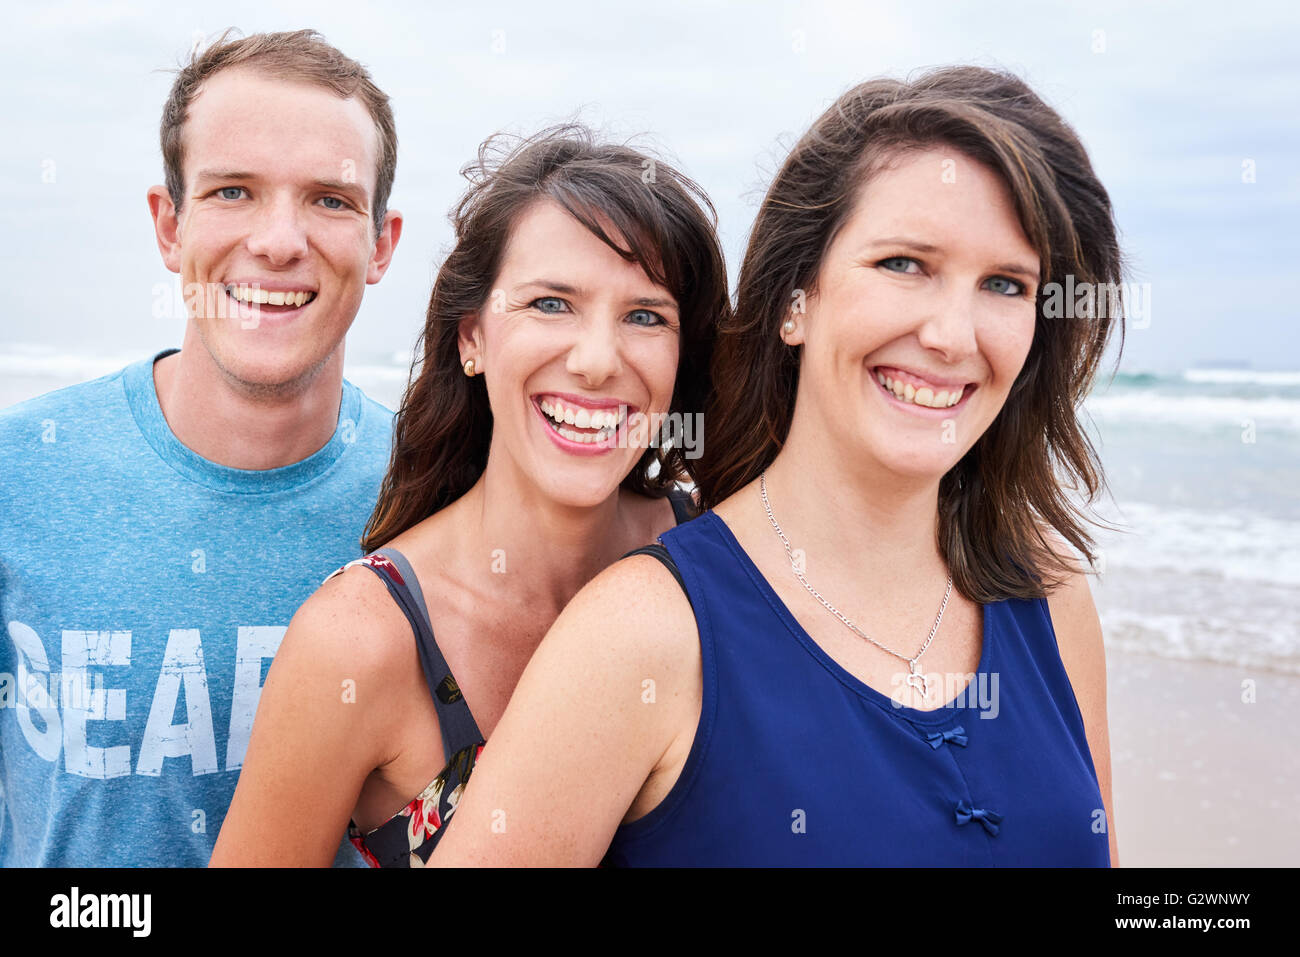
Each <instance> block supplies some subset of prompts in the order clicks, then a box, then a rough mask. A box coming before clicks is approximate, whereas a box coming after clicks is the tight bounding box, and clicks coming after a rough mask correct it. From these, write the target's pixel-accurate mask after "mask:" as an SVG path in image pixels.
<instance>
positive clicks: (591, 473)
mask: <svg viewBox="0 0 1300 957" xmlns="http://www.w3.org/2000/svg"><path fill="white" fill-rule="evenodd" d="M630 468H631V467H630V466H629V469H628V471H630ZM626 476H627V471H622V472H618V473H617V474H614V473H613V472H610V471H608V470H607V469H599V468H590V467H587V468H585V469H583V468H579V469H559V470H551V471H550V472H549V474H547V475H546V477H545V478H543V479H542V480H541V481H540V482H539V483H538V484H539V486H540V487H541V491H542V492H543V493H544V494H545V495H546V496H547V497H548V498H550V499H552V500H553V501H554V502H556V503H557V504H559V505H564V506H566V507H568V508H595V507H597V506H598V505H601V504H603V503H604V502H605V501H607V500H608V499H609V497H610V496H611V495H617V494H618V489H619V486H620V485H621V484H622V482H623V479H624V478H625V477H626Z"/></svg>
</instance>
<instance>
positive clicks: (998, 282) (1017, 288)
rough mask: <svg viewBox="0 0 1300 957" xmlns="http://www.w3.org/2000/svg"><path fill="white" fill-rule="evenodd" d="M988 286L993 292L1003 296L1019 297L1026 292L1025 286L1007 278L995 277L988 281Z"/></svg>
mask: <svg viewBox="0 0 1300 957" xmlns="http://www.w3.org/2000/svg"><path fill="white" fill-rule="evenodd" d="M988 286H989V289H990V290H991V291H992V292H996V293H998V294H999V295H1003V296H1019V295H1020V294H1021V293H1023V292H1024V291H1025V287H1024V286H1023V285H1021V284H1020V283H1018V282H1016V281H1015V280H1014V279H1008V278H1007V277H1006V276H994V277H993V278H992V279H990V280H989V281H988Z"/></svg>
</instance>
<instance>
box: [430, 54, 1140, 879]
mask: <svg viewBox="0 0 1300 957" xmlns="http://www.w3.org/2000/svg"><path fill="white" fill-rule="evenodd" d="M1120 280H1121V257H1120V252H1119V247H1118V244H1117V240H1116V229H1115V223H1114V219H1113V214H1112V210H1111V205H1110V201H1109V198H1108V196H1107V194H1106V191H1105V189H1104V188H1103V187H1102V185H1101V183H1100V182H1099V181H1098V180H1097V178H1096V176H1095V174H1094V173H1093V171H1092V168H1091V165H1090V163H1089V160H1088V157H1087V154H1086V152H1085V150H1084V148H1083V146H1082V145H1081V144H1080V142H1079V140H1078V138H1077V136H1076V135H1075V134H1074V132H1073V131H1072V130H1071V129H1070V128H1069V127H1068V126H1067V125H1066V124H1065V123H1064V121H1062V120H1061V118H1060V117H1059V116H1058V115H1057V114H1056V113H1055V112H1054V111H1053V110H1051V109H1050V108H1049V107H1048V106H1046V105H1045V104H1044V103H1043V102H1042V101H1041V100H1040V99H1039V98H1038V97H1037V96H1036V95H1035V94H1034V93H1033V92H1032V90H1030V89H1029V88H1028V87H1027V86H1026V85H1025V84H1024V83H1023V82H1022V81H1020V80H1019V79H1018V78H1016V77H1014V76H1010V75H1007V74H1004V73H1000V72H996V71H990V70H985V69H980V68H974V67H950V68H944V69H940V70H936V71H932V72H930V73H927V74H925V75H924V76H921V77H920V78H919V79H917V80H915V81H914V82H900V81H896V80H877V81H872V82H868V83H864V84H862V85H860V86H858V87H856V88H854V89H852V90H850V91H848V92H847V93H845V94H844V95H843V96H842V97H841V98H840V99H839V100H838V101H837V102H836V103H835V104H834V105H833V106H832V107H831V108H830V109H828V110H827V111H826V112H825V113H824V114H823V115H822V116H821V117H820V118H819V119H818V120H817V121H816V123H815V124H814V125H813V127H812V129H810V130H809V131H808V133H807V134H806V135H805V136H804V137H803V138H802V139H801V140H800V141H799V142H798V144H797V145H796V146H795V148H794V150H793V152H792V153H791V154H790V156H789V158H788V159H787V160H786V161H785V163H784V165H783V167H782V169H781V170H780V172H779V173H778V174H777V176H776V179H775V181H774V182H773V184H772V186H771V188H770V189H769V191H768V193H767V196H766V199H765V201H764V203H763V206H762V208H761V210H760V212H759V215H758V219H757V221H756V223H755V226H754V229H753V232H752V234H751V238H750V242H749V246H748V249H747V252H746V255H745V259H744V263H743V266H742V272H741V276H740V282H739V285H738V288H737V299H736V309H735V313H734V316H733V317H732V318H731V319H730V320H729V321H727V322H726V323H724V326H723V328H722V329H721V331H720V334H719V339H718V344H717V349H716V351H715V354H714V364H713V382H714V387H715V395H714V398H713V401H712V404H711V405H710V407H709V409H708V410H707V411H706V417H705V423H704V425H705V443H704V457H703V458H702V459H701V461H700V462H699V463H698V464H697V467H696V468H695V469H694V474H695V475H696V477H697V482H698V490H699V494H700V498H701V502H702V504H703V505H704V506H705V507H706V508H707V509H708V510H707V511H706V512H705V514H703V515H702V516H701V517H699V518H698V519H696V520H694V521H692V522H689V523H686V524H684V525H681V526H679V527H677V528H674V529H671V530H668V531H666V532H664V533H663V534H662V535H660V537H659V538H660V542H661V544H662V546H666V547H661V548H659V549H650V550H640V551H648V552H649V553H647V554H637V555H634V556H632V557H629V558H627V559H626V560H624V561H622V562H619V563H617V564H615V565H613V566H612V567H611V568H609V569H607V570H606V571H604V572H603V573H602V574H601V575H599V576H597V577H596V578H595V579H594V580H593V581H592V582H591V583H590V584H589V585H587V586H586V587H585V588H584V589H583V590H582V591H581V592H580V593H579V594H578V595H577V596H576V597H575V599H574V600H573V601H572V602H571V603H570V604H569V606H568V607H567V608H566V609H565V611H564V612H563V613H562V614H561V616H560V617H559V619H558V620H557V621H556V623H555V625H554V626H553V628H552V629H551V631H550V633H549V634H548V635H547V637H546V639H545V640H544V641H543V642H542V644H541V646H540V647H539V648H538V650H537V652H536V654H535V655H534V657H533V659H532V661H531V662H530V663H529V665H528V667H527V669H526V670H525V672H524V674H523V677H522V678H521V680H520V682H519V684H518V686H517V688H516V690H515V692H514V695H513V697H512V699H511V702H510V705H509V707H508V708H507V710H506V713H505V715H504V717H503V718H502V719H501V721H500V723H499V724H498V725H497V728H496V731H495V734H494V737H493V738H492V741H491V744H490V745H489V747H487V748H486V749H485V750H484V752H483V754H482V756H481V758H480V762H479V764H478V766H477V767H476V769H475V771H474V773H473V779H472V781H471V782H470V783H469V785H468V787H467V789H466V791H465V793H464V795H463V796H462V799H461V802H460V805H459V807H458V810H457V816H456V821H455V826H454V827H452V828H450V829H449V831H448V833H447V835H446V836H445V837H444V839H443V841H442V843H441V844H440V846H439V847H438V848H437V850H436V852H435V854H434V856H433V862H434V863H437V864H534V863H536V864H596V863H598V862H601V861H602V860H604V861H606V862H607V863H610V864H621V865H868V866H876V865H880V866H915V865H922V866H926V865H938V866H1017V865H1020V866H1108V865H1116V864H1117V863H1118V860H1117V854H1116V845H1115V828H1114V819H1113V814H1112V813H1111V796H1110V791H1111V789H1110V760H1109V742H1108V734H1107V726H1106V694H1105V661H1104V652H1103V646H1102V637H1101V629H1100V626H1099V623H1098V618H1097V613H1096V611H1095V609H1094V607H1093V604H1092V600H1091V597H1090V594H1089V589H1088V585H1087V581H1086V578H1085V575H1084V572H1083V571H1082V564H1081V561H1080V559H1079V558H1076V557H1074V556H1075V553H1078V554H1079V555H1080V556H1082V558H1084V559H1086V560H1088V561H1089V562H1090V561H1091V560H1092V558H1093V557H1094V556H1093V547H1094V546H1093V542H1092V539H1091V538H1090V536H1089V535H1088V531H1087V528H1086V523H1087V521H1088V518H1087V514H1086V512H1085V511H1083V509H1084V507H1085V506H1086V504H1087V502H1088V501H1091V499H1092V497H1094V496H1095V495H1096V494H1097V493H1098V492H1099V491H1100V490H1101V489H1102V488H1104V480H1103V478H1102V474H1101V471H1100V466H1099V463H1098V461H1097V457H1096V454H1095V451H1094V450H1093V448H1092V446H1091V445H1090V443H1089V441H1088V439H1087V437H1086V435H1085V433H1084V432H1083V430H1082V428H1081V426H1080V423H1079V421H1078V419H1077V409H1078V406H1079V404H1080V403H1081V401H1082V400H1083V398H1084V396H1085V395H1086V394H1087V391H1088V389H1089V387H1090V385H1091V382H1092V380H1093V378H1094V376H1095V374H1096V372H1097V369H1098V366H1099V363H1100V361H1101V357H1102V353H1103V350H1104V348H1105V346H1106V344H1107V342H1108V340H1109V339H1110V336H1111V334H1112V332H1113V331H1114V328H1115V327H1116V326H1118V327H1119V328H1120V329H1121V331H1122V321H1121V319H1120V318H1119V317H1117V316H1116V315H1115V314H1114V312H1113V311H1111V310H1107V311H1105V312H1103V311H1102V310H1101V309H1098V308H1093V307H1090V303H1091V304H1092V305H1093V306H1095V304H1096V302H1097V298H1096V296H1095V293H1096V292H1098V291H1100V292H1102V293H1103V294H1105V293H1107V292H1108V291H1109V290H1110V289H1112V288H1114V286H1112V285H1110V284H1118V283H1119V282H1120ZM1067 282H1069V283H1072V287H1071V288H1073V289H1074V291H1075V292H1074V295H1075V296H1077V297H1078V299H1077V301H1076V302H1074V303H1073V306H1074V308H1073V309H1071V310H1070V311H1069V313H1068V318H1052V317H1051V316H1052V315H1054V314H1053V313H1051V312H1049V311H1047V310H1045V309H1044V303H1045V302H1046V301H1048V300H1049V298H1050V297H1051V296H1052V295H1053V293H1054V291H1055V290H1056V288H1057V287H1056V286H1054V285H1053V284H1065V283H1067ZM1086 290H1093V293H1094V298H1093V299H1092V300H1088V299H1087V297H1086V295H1085V293H1084V291H1086ZM1058 299H1059V297H1058ZM1055 315H1057V316H1059V313H1055ZM1067 489H1072V490H1074V491H1076V492H1077V493H1079V494H1078V495H1076V496H1075V497H1071V496H1070V495H1067V493H1066V490H1067ZM1080 497H1082V498H1083V500H1084V501H1082V502H1081V501H1079V500H1078V499H1079V498H1080Z"/></svg>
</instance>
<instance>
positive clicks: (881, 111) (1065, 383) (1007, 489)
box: [695, 66, 1123, 603]
mask: <svg viewBox="0 0 1300 957" xmlns="http://www.w3.org/2000/svg"><path fill="white" fill-rule="evenodd" d="M936 145H938V146H946V147H950V148H954V149H956V150H958V151H960V152H961V153H963V154H965V155H967V156H969V157H971V158H972V159H974V160H977V161H979V162H982V163H984V164H985V165H987V166H988V167H990V168H991V169H992V170H994V171H995V172H997V173H999V174H1000V175H1001V177H1002V179H1003V180H1004V181H1005V183H1006V184H1007V187H1008V189H1009V190H1010V192H1011V195H1012V196H1013V198H1014V200H1015V207H1016V212H1017V215H1018V217H1019V220H1020V224H1021V227H1022V228H1023V229H1024V231H1025V235H1026V236H1027V237H1028V239H1029V241H1030V243H1031V244H1032V245H1033V246H1034V247H1035V248H1036V250H1037V251H1038V255H1039V259H1040V268H1041V270H1042V273H1043V281H1042V285H1040V287H1039V292H1038V297H1037V304H1036V319H1035V327H1034V337H1033V343H1032V345H1031V346H1030V350H1029V354H1028V357H1027V358H1026V360H1025V364H1024V368H1023V369H1022V370H1021V371H1020V375H1019V376H1018V377H1017V379H1016V381H1015V383H1014V384H1013V386H1012V388H1011V391H1010V394H1009V395H1008V397H1007V401H1006V404H1005V405H1004V406H1003V408H1002V409H1001V411H1000V412H999V414H998V416H997V418H996V419H995V420H994V421H993V423H992V425H990V426H989V428H988V429H987V430H986V431H985V433H984V434H983V435H982V436H980V438H979V440H978V441H977V442H976V443H975V445H974V446H972V447H971V449H970V450H969V451H968V452H967V453H966V454H965V455H964V456H963V457H962V459H961V461H959V462H958V463H957V464H956V465H955V466H953V468H952V469H951V470H950V471H949V472H948V473H947V474H946V475H944V476H943V478H942V479H941V480H940V483H939V524H938V530H937V534H938V545H939V548H940V551H941V552H942V554H943V555H944V557H945V559H946V561H947V563H948V567H949V569H950V570H951V572H952V577H953V583H954V584H955V585H956V587H957V588H958V589H959V590H960V591H961V593H962V594H963V595H965V596H966V597H967V598H969V599H971V600H972V601H975V602H980V603H985V602H992V601H997V600H1000V599H1003V598H1008V597H1019V598H1032V597H1038V596H1041V595H1043V594H1045V591H1046V589H1048V588H1051V587H1054V586H1055V585H1056V584H1058V583H1059V581H1058V580H1052V581H1047V580H1045V579H1046V578H1047V577H1048V576H1054V575H1056V574H1058V573H1062V572H1065V571H1066V570H1067V567H1066V565H1065V563H1064V561H1063V560H1062V558H1061V557H1059V555H1058V550H1057V549H1055V548H1053V547H1052V546H1051V545H1049V543H1048V542H1047V541H1046V538H1045V534H1044V531H1045V529H1046V528H1051V529H1055V530H1056V532H1057V533H1059V535H1060V536H1061V537H1063V538H1064V539H1065V540H1066V541H1068V542H1069V543H1070V544H1071V545H1072V546H1074V548H1076V549H1077V550H1079V551H1080V552H1081V553H1082V554H1083V555H1085V556H1086V557H1087V558H1088V560H1089V561H1092V560H1094V558H1095V556H1094V543H1093V540H1092V538H1091V537H1090V536H1089V534H1088V528H1087V524H1090V523H1092V524H1100V523H1096V522H1095V520H1093V519H1091V518H1090V517H1089V516H1088V514H1087V513H1085V512H1084V511H1083V510H1082V509H1080V508H1079V507H1078V506H1077V505H1076V504H1074V503H1073V502H1071V501H1070V499H1069V497H1068V496H1067V495H1066V493H1065V489H1066V488H1071V489H1075V490H1082V491H1084V492H1085V493H1086V503H1087V504H1091V503H1092V502H1093V501H1094V500H1095V499H1096V497H1097V495H1098V494H1099V492H1100V491H1101V490H1102V489H1104V488H1105V479H1104V476H1103V473H1102V469H1101V463H1100V460H1099V459H1098V457H1097V454H1096V450H1095V449H1094V447H1093V445H1092V443H1091V441H1090V440H1089V438H1088V436H1087V434H1086V433H1085V431H1084V430H1083V428H1082V427H1081V425H1080V422H1079V419H1078V414H1077V407H1078V405H1079V403H1080V402H1081V401H1082V400H1083V398H1084V397H1085V396H1086V395H1087V393H1088V390H1089V389H1090V388H1091V385H1092V382H1093V379H1094V377H1095V374H1096V372H1097V369H1098V366H1099V363H1100V361H1101V358H1102V354H1103V352H1104V350H1105V348H1106V344H1107V342H1108V340H1109V339H1110V336H1111V332H1112V330H1113V328H1114V327H1115V326H1116V325H1118V326H1119V329H1120V343H1121V346H1122V343H1123V315H1122V304H1121V305H1120V306H1119V308H1117V309H1115V310H1113V311H1112V310H1106V311H1104V313H1103V315H1099V316H1097V317H1095V318H1070V319H1059V318H1057V319H1050V318H1046V317H1045V316H1044V301H1045V298H1046V295H1045V293H1044V287H1045V286H1047V284H1048V283H1051V282H1053V281H1055V282H1058V283H1059V282H1064V281H1065V277H1066V276H1068V275H1072V276H1073V277H1074V280H1075V283H1076V284H1078V283H1096V284H1102V288H1104V289H1107V290H1110V289H1114V288H1122V287H1120V286H1119V284H1120V283H1121V275H1122V272H1123V263H1122V259H1121V255H1120V250H1119V244H1118V240H1117V237H1116V227H1115V221H1114V215H1113V212H1112V209H1111V203H1110V198H1109V196H1108V195H1107V193H1106V190H1105V188H1104V187H1103V186H1102V185H1101V183H1100V182H1099V181H1098V179H1097V176H1096V174H1094V173H1093V170H1092V166H1091V164H1090V162H1089V160H1088V155H1087V153H1086V151H1085V150H1084V148H1083V145H1082V144H1081V143H1080V142H1079V138H1078V136H1077V135H1076V134H1075V133H1074V131H1073V130H1072V129H1071V128H1070V127H1069V126H1068V125H1066V123H1065V121H1064V120H1062V119H1061V117H1060V116H1059V115H1057V113H1056V112H1055V111H1054V110H1052V109H1051V108H1050V107H1049V106H1047V105H1046V104H1045V103H1044V102H1043V101H1042V100H1041V99H1039V98H1038V96H1036V95H1035V94H1034V92H1033V91H1032V90H1031V89H1030V88H1029V87H1028V86H1027V85H1026V84H1025V83H1024V82H1023V81H1022V80H1020V79H1019V78H1018V77H1016V76H1014V75H1011V74H1008V73H1004V72H1000V71H995V70H988V69H983V68H979V67H971V66H955V67H944V68H940V69H935V70H931V71H929V72H926V73H924V74H923V75H921V76H920V77H919V78H917V79H915V80H913V81H911V82H907V81H901V80H894V79H880V80H872V81H869V82H867V83H863V84H861V85H859V86H856V87H854V88H853V89H851V90H849V91H848V92H847V93H845V94H844V95H843V96H841V97H840V98H839V99H838V100H836V102H835V103H834V104H833V105H832V106H831V107H830V109H828V110H826V112H825V113H823V114H822V115H821V117H819V118H818V120H817V121H816V122H815V123H814V124H813V126H812V128H811V129H810V130H809V131H808V132H807V133H806V134H805V135H804V136H803V137H802V138H801V139H800V140H799V141H798V143H797V144H796V145H795V147H794V149H793V150H792V151H791V153H790V155H789V157H788V158H787V159H786V160H785V163H784V165H783V166H782V167H781V169H780V171H779V172H778V173H777V176H776V179H775V180H774V181H773V183H772V186H771V188H770V189H769V190H768V192H767V195H766V197H765V198H764V201H763V204H762V207H761V209H760V211H759V213H758V217H757V219H756V221H755V224H754V227H753V231H752V233H751V235H750V240H749V246H748V249H747V250H746V252H745V258H744V262H743V263H742V265H741V271H740V281H739V284H738V287H737V291H736V308H735V312H734V314H733V315H732V316H731V317H730V318H728V319H727V320H726V321H725V322H724V324H723V325H722V326H721V328H720V329H719V333H718V344H717V348H716V350H715V353H714V365H713V380H714V382H715V384H716V387H717V393H716V395H715V396H714V397H713V400H712V401H711V402H710V404H709V407H708V410H707V411H706V414H705V421H706V422H707V423H708V425H709V448H711V449H714V450H718V451H717V452H716V454H713V455H705V456H704V457H703V458H702V459H701V461H699V462H698V463H696V465H695V477H696V481H697V484H698V487H699V490H700V496H701V500H702V505H703V506H704V507H706V508H711V507H713V506H714V505H716V504H717V503H718V502H720V501H722V500H723V499H726V498H727V497H729V496H731V495H734V494H735V493H736V492H737V491H739V490H740V489H741V488H743V487H744V486H746V485H748V484H749V483H750V482H752V481H753V480H754V479H756V478H757V477H758V476H759V473H761V472H762V471H763V469H765V468H766V467H767V466H768V465H769V464H770V463H771V462H772V460H773V459H774V458H776V455H777V453H778V452H779V451H780V450H781V447H782V445H783V444H784V443H785V440H786V436H787V435H788V434H789V429H790V421H791V418H792V416H793V413H794V405H795V395H796V391H797V387H798V382H799V358H800V351H799V350H797V349H792V348H790V347H789V346H787V345H785V343H784V342H783V341H782V340H781V338H780V336H779V334H778V330H779V328H780V325H781V323H782V321H784V320H785V319H786V318H787V317H788V314H789V309H790V304H791V300H792V296H793V295H794V294H795V290H799V289H802V290H804V291H805V292H806V293H811V292H813V291H815V290H816V282H817V276H818V271H819V269H820V267H821V263H822V259H823V256H824V255H825V253H826V250H827V248H828V247H829V246H830V244H831V241H832V240H833V239H834V238H835V236H836V234H837V233H838V232H839V230H840V229H841V228H842V227H843V225H844V223H845V222H846V220H847V219H848V218H849V216H850V214H851V213H852V211H853V209H854V206H855V203H856V201H857V199H858V197H860V196H861V195H862V189H863V186H864V184H865V183H866V181H867V180H868V179H869V178H870V177H871V176H872V175H873V174H874V173H875V172H876V171H877V170H879V169H880V168H881V167H882V166H883V165H884V164H886V163H887V162H888V161H889V160H890V159H891V158H892V157H894V156H897V155H898V154H899V152H900V151H906V150H909V149H920V148H925V147H929V146H936ZM1107 284H1115V285H1114V286H1111V285H1107ZM1094 288H1095V287H1094ZM1094 311H1096V312H1103V311H1102V310H1094ZM1116 312H1118V313H1119V315H1116V314H1115V313H1116ZM1117 361H1118V357H1117ZM1057 469H1059V470H1060V475H1058V474H1057V471H1056V470H1057Z"/></svg>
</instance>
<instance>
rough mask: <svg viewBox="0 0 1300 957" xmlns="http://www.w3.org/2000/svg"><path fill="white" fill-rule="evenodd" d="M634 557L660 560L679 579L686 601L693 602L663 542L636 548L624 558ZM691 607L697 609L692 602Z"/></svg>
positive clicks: (678, 582)
mask: <svg viewBox="0 0 1300 957" xmlns="http://www.w3.org/2000/svg"><path fill="white" fill-rule="evenodd" d="M633 555H652V556H654V557H655V558H657V559H659V561H660V562H662V563H663V566H664V568H666V569H668V571H670V572H672V576H673V578H676V579H677V584H678V585H680V586H681V589H682V594H684V595H685V596H686V600H687V601H688V602H689V601H691V596H690V593H689V592H688V591H687V590H686V582H685V581H683V580H682V573H681V571H680V570H679V569H678V567H677V563H676V562H675V561H673V556H672V555H670V554H669V552H668V549H667V548H665V547H664V545H663V543H662V542H655V543H654V544H653V545H642V546H641V547H640V548H634V549H632V551H630V552H628V553H627V554H626V555H624V556H623V557H624V558H631V557H632V556H633ZM691 607H692V608H694V607H695V603H694V602H691Z"/></svg>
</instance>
